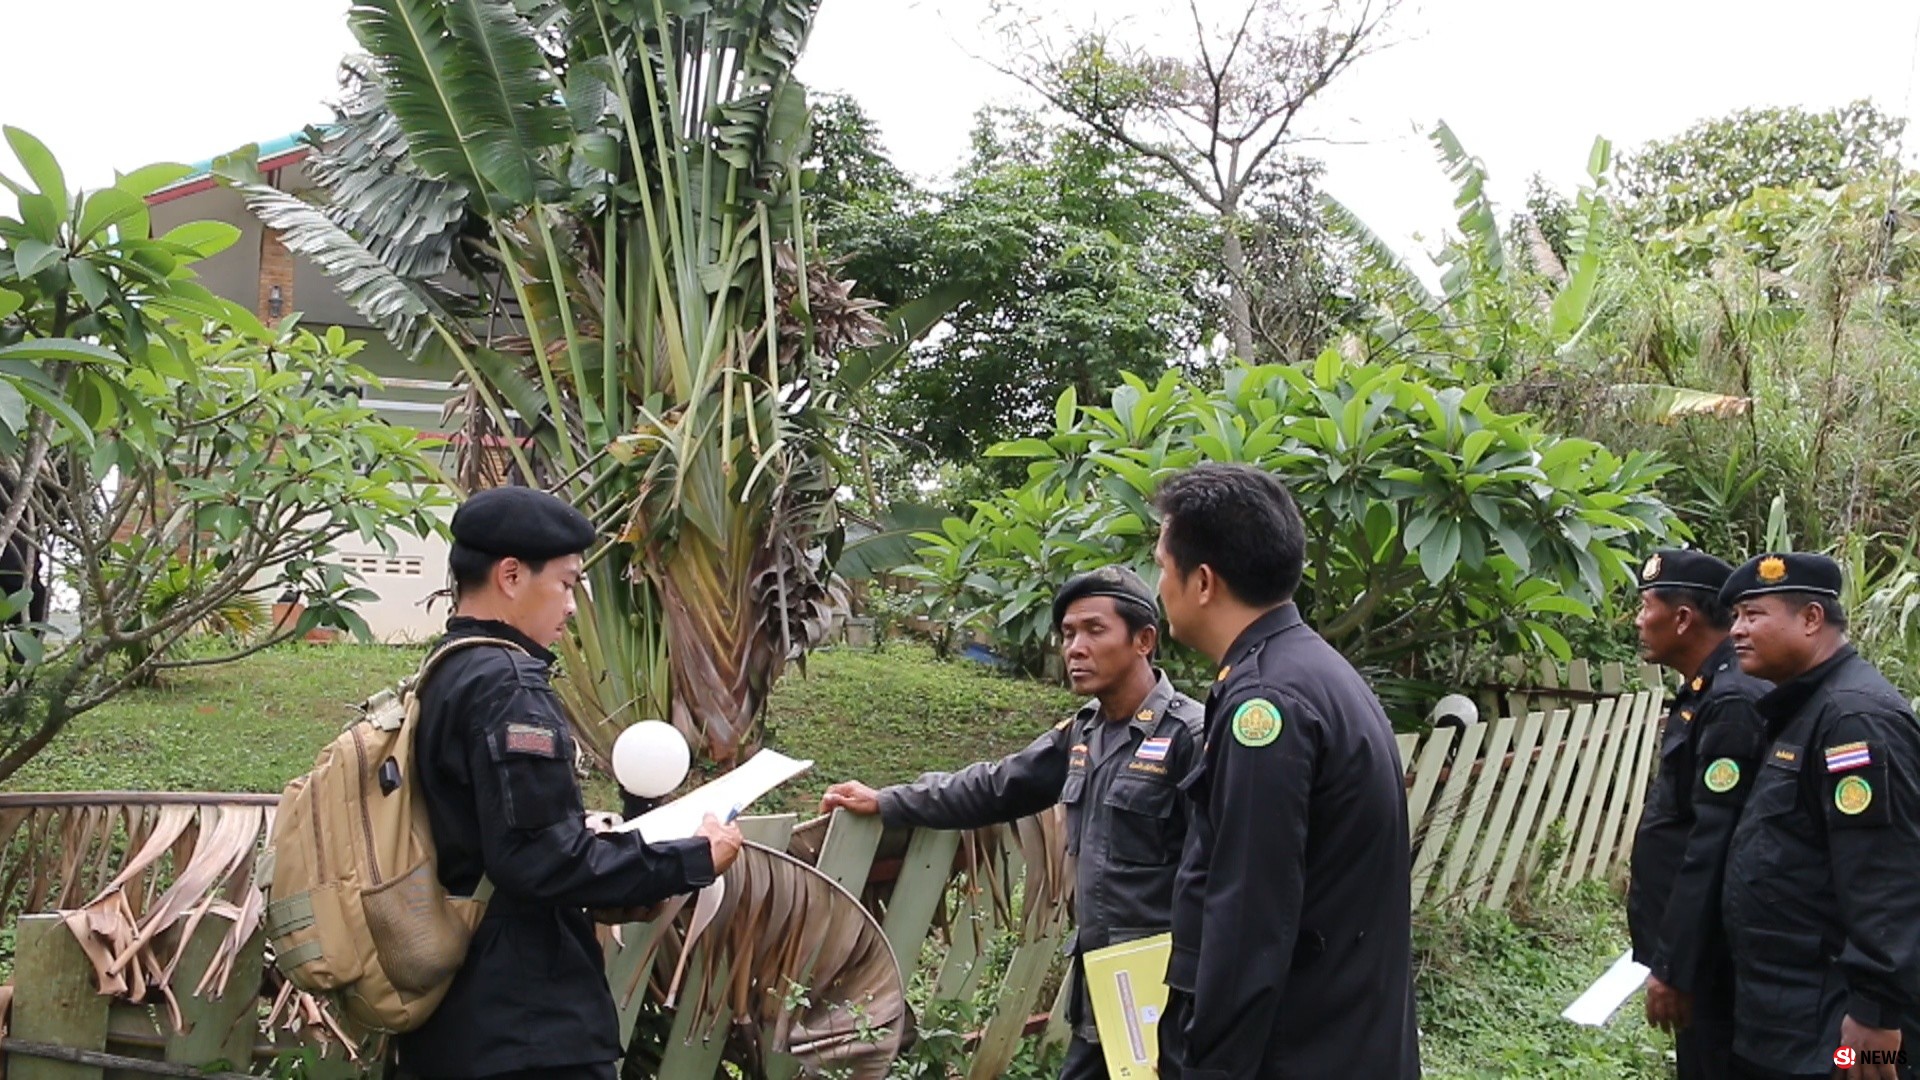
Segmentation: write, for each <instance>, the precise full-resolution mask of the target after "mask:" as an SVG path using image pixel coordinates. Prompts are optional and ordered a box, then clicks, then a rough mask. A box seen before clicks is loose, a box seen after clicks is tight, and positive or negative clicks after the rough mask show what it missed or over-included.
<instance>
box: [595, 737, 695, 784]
mask: <svg viewBox="0 0 1920 1080" xmlns="http://www.w3.org/2000/svg"><path fill="white" fill-rule="evenodd" d="M692 767H693V752H692V751H690V750H688V749H687V740H686V739H684V738H682V737H681V735H680V732H679V731H677V730H675V729H674V726H673V725H672V724H669V723H666V722H664V721H660V720H642V721H640V722H639V723H637V724H634V725H633V726H631V727H629V728H627V730H625V731H623V732H621V733H620V737H619V738H617V739H615V740H614V741H613V776H614V779H616V780H618V781H619V782H620V786H621V787H623V788H625V789H626V790H627V793H628V794H630V795H636V796H638V797H640V798H642V799H657V798H660V797H661V796H662V795H665V794H667V793H668V792H670V791H672V790H673V789H674V788H677V787H679V786H680V784H681V782H682V781H684V780H686V778H687V772H688V771H689V770H690V769H691V768H692Z"/></svg>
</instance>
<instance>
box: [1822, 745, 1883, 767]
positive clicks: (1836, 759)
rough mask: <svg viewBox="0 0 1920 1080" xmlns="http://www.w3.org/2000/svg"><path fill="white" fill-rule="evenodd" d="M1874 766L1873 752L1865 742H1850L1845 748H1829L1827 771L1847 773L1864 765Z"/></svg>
mask: <svg viewBox="0 0 1920 1080" xmlns="http://www.w3.org/2000/svg"><path fill="white" fill-rule="evenodd" d="M1871 764H1873V752H1872V751H1871V750H1869V749H1867V744H1866V743H1863V742H1850V743H1847V744H1846V745H1844V746H1829V747H1827V771H1828V772H1830V773H1836V772H1846V771H1847V770H1848V769H1857V768H1859V767H1860V766H1862V765H1871Z"/></svg>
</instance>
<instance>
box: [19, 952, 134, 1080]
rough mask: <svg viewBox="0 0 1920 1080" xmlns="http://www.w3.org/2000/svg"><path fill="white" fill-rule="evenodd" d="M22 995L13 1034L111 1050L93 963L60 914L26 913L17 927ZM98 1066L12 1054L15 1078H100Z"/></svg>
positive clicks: (73, 1046) (80, 1047)
mask: <svg viewBox="0 0 1920 1080" xmlns="http://www.w3.org/2000/svg"><path fill="white" fill-rule="evenodd" d="M13 947H14V955H13V985H14V986H15V987H16V988H17V989H16V991H15V995H16V1000H15V1001H14V1003H13V1012H12V1020H11V1022H10V1023H9V1025H8V1036H9V1037H10V1038H13V1039H20V1040H23V1041H25V1042H36V1043H51V1044H52V1045H55V1046H65V1047H69V1048H71V1049H75V1050H93V1051H105V1050H106V1048H107V1006H108V1003H109V1001H110V1000H111V999H109V998H105V997H102V996H101V995H100V994H99V993H98V992H97V991H96V990H95V988H94V985H93V965H92V964H91V963H89V962H88V961H87V954H86V953H84V952H81V951H80V943H79V942H77V941H75V940H74V939H73V933H72V932H71V931H69V930H68V929H67V928H66V926H65V925H63V924H62V923H61V921H60V917H59V916H58V915H26V916H22V917H21V919H20V921H19V922H18V923H16V924H15V927H14V944H13ZM101 1073H102V1070H101V1068H100V1067H99V1066H98V1065H81V1064H76V1063H73V1062H66V1061H49V1060H47V1059H45V1058H35V1057H27V1056H24V1055H20V1054H13V1055H9V1056H8V1059H7V1076H8V1077H10V1078H11V1080H100V1076H101Z"/></svg>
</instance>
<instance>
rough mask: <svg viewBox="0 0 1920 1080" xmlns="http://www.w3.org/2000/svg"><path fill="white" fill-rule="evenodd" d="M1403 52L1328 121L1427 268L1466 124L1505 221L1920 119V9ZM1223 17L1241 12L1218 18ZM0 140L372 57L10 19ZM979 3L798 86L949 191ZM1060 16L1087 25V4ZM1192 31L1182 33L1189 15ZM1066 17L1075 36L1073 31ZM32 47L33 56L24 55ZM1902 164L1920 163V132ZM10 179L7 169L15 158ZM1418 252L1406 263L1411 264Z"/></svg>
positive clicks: (155, 128) (248, 103)
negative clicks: (1696, 140) (1651, 151)
mask: <svg viewBox="0 0 1920 1080" xmlns="http://www.w3.org/2000/svg"><path fill="white" fill-rule="evenodd" d="M1409 2H1410V3H1417V6H1412V7H1409V8H1408V9H1406V10H1404V11H1403V12H1402V14H1401V17H1400V18H1399V19H1398V20H1397V21H1396V23H1395V24H1394V25H1393V26H1392V27H1391V29H1390V35H1389V36H1390V37H1391V38H1392V39H1393V40H1394V44H1393V45H1392V47H1391V48H1389V49H1387V50H1386V51H1384V52H1382V53H1381V54H1379V55H1377V56H1374V57H1371V58H1369V59H1368V60H1366V61H1364V62H1363V63H1362V65H1361V66H1359V67H1357V68H1356V69H1354V70H1353V71H1352V72H1351V73H1349V74H1348V75H1347V76H1346V77H1345V78H1344V79H1343V80H1342V81H1341V82H1340V83H1339V84H1337V85H1336V87H1335V88H1334V90H1333V91H1332V92H1331V93H1330V94H1329V96H1328V97H1327V98H1326V99H1325V100H1324V101H1322V102H1321V103H1320V104H1319V106H1318V107H1317V108H1316V110H1315V111H1314V112H1313V114H1312V116H1311V118H1310V119H1311V121H1312V123H1313V125H1314V127H1315V129H1316V131H1317V132H1318V133H1319V134H1322V135H1325V136H1328V137H1330V138H1334V139H1337V140H1339V142H1338V143H1337V144H1331V145H1323V146H1320V147H1318V148H1317V149H1318V150H1319V152H1320V154H1321V156H1322V157H1323V159H1324V160H1325V161H1326V163H1327V174H1326V186H1327V187H1328V189H1329V190H1331V191H1332V192H1333V193H1334V194H1335V195H1336V196H1338V197H1339V198H1341V199H1343V200H1344V201H1346V202H1347V203H1348V204H1349V205H1351V206H1352V207H1354V208H1355V209H1356V210H1358V211H1359V212H1360V213H1361V216H1362V217H1363V218H1365V219H1366V220H1367V221H1368V222H1369V223H1371V224H1372V225H1373V226H1374V228H1375V229H1376V230H1378V231H1380V232H1381V233H1383V234H1385V235H1387V236H1388V237H1389V238H1394V239H1396V240H1398V241H1399V242H1400V243H1401V244H1402V245H1403V246H1404V247H1411V246H1412V245H1413V243H1414V241H1413V239H1412V238H1413V237H1414V236H1416V235H1420V236H1424V237H1425V238H1426V239H1427V240H1428V242H1429V246H1430V244H1431V241H1432V239H1433V238H1434V237H1435V236H1437V234H1438V233H1439V232H1440V231H1441V230H1442V229H1444V228H1446V227H1448V226H1449V225H1450V223H1451V220H1452V210H1451V206H1450V201H1451V200H1450V195H1451V192H1450V190H1449V188H1448V185H1447V183H1446V181H1445V178H1444V176H1443V175H1442V174H1441V171H1440V169H1439V167H1438V165H1437V164H1436V163H1435V162H1434V159H1433V156H1432V153H1431V151H1430V150H1429V148H1428V146H1427V144H1426V141H1425V137H1424V133H1425V132H1426V131H1427V130H1429V129H1431V127H1432V126H1433V123H1434V122H1435V121H1436V120H1439V119H1443V118H1444V119H1446V120H1447V121H1449V122H1450V123H1451V124H1452V125H1453V127H1454V129H1455V130H1456V131H1457V132H1458V133H1459V134H1460V136H1461V138H1462V139H1463V140H1464V141H1465V143H1466V144H1467V146H1468V148H1469V149H1470V150H1472V151H1473V152H1474V153H1476V154H1478V155H1480V156H1481V157H1482V158H1484V159H1485V161H1486V163H1487V165H1488V167H1489V168H1490V170H1491V171H1492V174H1493V178H1494V188H1493V192H1494V195H1495V197H1496V199H1502V200H1518V199H1519V198H1520V197H1521V196H1522V194H1523V192H1524V190H1525V184H1526V180H1527V178H1528V177H1529V176H1530V175H1532V174H1533V173H1534V172H1541V173H1544V174H1546V175H1547V177H1548V178H1549V179H1551V180H1553V181H1554V182H1555V183H1556V184H1558V185H1560V186H1562V187H1563V188H1567V189H1571V188H1572V187H1573V186H1574V185H1575V184H1577V183H1578V182H1579V180H1580V179H1581V177H1582V175H1583V171H1584V166H1585V162H1586V156H1587V150H1588V147H1589V146H1590V144H1591V143H1592V140H1593V137H1594V136H1595V135H1597V134H1604V135H1606V136H1608V137H1609V138H1611V139H1612V140H1613V141H1614V143H1615V144H1616V146H1620V147H1625V146H1630V145H1632V144H1634V143H1636V142H1639V141H1642V140H1645V139H1648V138H1655V137H1659V136H1663V135H1668V134H1672V133H1675V132H1678V131H1680V130H1682V129H1684V128H1685V127H1687V126H1688V125H1689V124H1691V123H1692V122H1694V121H1695V120H1698V119H1701V118H1704V117H1709V116H1714V115H1717V114H1720V113H1724V112H1727V111H1729V110H1731V109H1734V108H1738V107H1742V106H1748V105H1784V104H1799V105H1806V106H1812V107H1825V106H1829V105H1834V104H1839V103H1843V102H1846V101H1850V100H1853V99H1855V98H1860V97H1872V98H1873V99H1875V100H1876V101H1877V102H1879V103H1880V105H1881V106H1882V107H1883V108H1885V109H1887V110H1888V111H1890V112H1894V113H1896V114H1900V115H1904V116H1906V117H1908V118H1909V119H1910V120H1912V119H1914V118H1915V116H1916V107H1917V106H1916V99H1917V98H1920V91H1916V90H1915V88H1914V86H1913V79H1914V74H1913V73H1914V61H1915V50H1916V43H1917V41H1920V3H1916V2H1915V0H1824V2H1823V3H1821V4H1819V5H1814V4H1811V3H1808V2H1807V0H1589V2H1587V3H1572V2H1568V0H1545V2H1543V0H1409ZM1202 4H1203V8H1204V9H1206V10H1209V11H1211V10H1214V9H1216V8H1217V9H1218V10H1219V12H1220V16H1221V17H1222V18H1225V17H1227V16H1228V15H1230V14H1232V13H1233V12H1235V11H1237V10H1238V9H1239V0H1202ZM5 6H6V7H7V8H8V9H9V10H8V11H7V28H8V36H9V39H10V41H11V43H12V44H13V45H14V47H13V48H11V49H9V50H8V57H7V61H6V63H5V64H0V122H4V123H7V124H12V125H15V126H19V127H24V128H26V129H28V130H30V131H32V132H34V133H35V134H37V135H39V136H40V137H41V138H42V139H44V140H45V141H46V142H48V143H49V144H50V145H51V146H52V147H53V149H54V152H55V153H56V154H58V155H59V156H60V157H61V160H62V161H63V162H65V163H67V165H68V167H69V171H70V172H71V173H73V174H75V175H76V176H77V177H78V178H79V179H80V180H81V181H82V182H90V183H98V182H100V181H102V180H103V179H105V178H107V177H108V176H109V175H110V170H111V169H113V168H122V169H125V168H131V167H134V166H137V165H141V164H145V163H147V162H149V161H157V160H177V161H195V160H199V159H202V158H206V157H210V156H212V155H214V154H216V153H221V152H225V151H227V150H230V149H232V148H234V147H236V146H238V145H240V144H242V143H245V142H248V141H253V140H267V139H271V138H274V137H277V136H280V135H284V134H287V133H288V132H291V131H294V130H296V129H298V128H299V127H301V126H302V125H303V124H305V123H308V122H310V121H314V120H322V119H326V118H327V117H328V116H329V115H330V114H329V113H328V112H327V110H326V108H325V107H324V102H325V101H326V100H327V99H329V98H330V97H331V96H332V95H333V94H334V93H335V90H336V83H335V73H336V70H337V61H338V60H339V58H340V56H341V55H342V54H343V53H345V52H347V51H349V50H351V49H352V48H353V46H354V42H353V39H352V36H351V35H350V34H349V33H348V31H347V29H346V23H345V12H346V8H347V6H348V5H347V2H346V0H272V2H270V3H269V2H263V0H167V2H155V0H63V2H59V3H39V2H31V0H5ZM985 6H986V5H985V4H983V3H980V2H979V0H972V2H968V0H825V2H824V4H823V7H822V12H821V15H820V19H819V23H818V25H817V27H816V29H815V31H814V36H813V40H812V42H811V43H810V45H809V48H808V53H807V57H806V60H805V61H804V64H803V69H802V71H803V74H804V76H805V77H806V78H807V80H808V82H809V83H810V84H811V85H813V86H815V87H817V88H819V89H824V90H840V91H845V92H848V93H851V94H852V95H853V96H854V97H856V98H857V99H859V100H860V101H861V102H862V104H864V105H865V106H866V108H867V109H868V111H869V112H870V113H871V114H872V115H873V116H874V117H875V118H876V119H877V120H878V121H879V122H880V124H881V125H882V128H883V130H884V134H885V137H886V140H887V143H888V145H889V147H890V149H891V150H892V151H893V153H894V155H895V157H896V159H897V160H898V161H899V162H900V163H901V164H902V165H904V166H905V167H907V168H908V169H910V170H911V171H913V172H915V173H917V174H920V175H922V176H935V175H938V174H940V173H943V172H945V171H947V170H949V169H951V168H952V167H953V166H954V165H955V164H956V163H957V162H958V160H959V159H960V157H961V155H962V154H963V153H964V151H965V148H966V137H967V132H968V129H969V127H970V126H971V120H972V114H973V112H974V110H975V109H977V108H978V107H980V106H981V105H982V104H985V103H987V102H989V101H995V100H1012V99H1015V98H1017V97H1018V95H1019V92H1020V90H1019V87H1018V86H1017V84H1014V83H1012V82H1011V81H1010V80H1008V79H1005V78H1004V77H1001V76H999V75H997V74H996V73H995V72H994V71H993V70H992V69H991V68H990V67H989V66H987V65H986V64H984V63H982V62H981V61H980V60H977V59H975V58H974V57H975V56H979V55H992V54H993V51H994V45H993V44H992V43H991V41H990V40H989V39H988V38H987V37H986V36H985V35H984V34H983V33H982V31H981V28H980V26H979V24H978V18H979V15H978V13H979V12H980V11H981V10H982V9H983V8H985ZM1054 6H1055V7H1056V9H1067V10H1072V9H1075V8H1078V9H1082V10H1084V9H1085V8H1087V7H1089V6H1091V5H1088V4H1087V3H1086V2H1085V0H1068V2H1065V3H1058V4H1055V5H1054ZM1097 7H1098V10H1099V11H1100V12H1101V14H1102V17H1103V18H1106V19H1108V20H1114V19H1120V20H1125V22H1124V27H1130V28H1131V29H1132V30H1133V31H1134V32H1136V33H1141V34H1166V33H1170V32H1172V31H1173V29H1175V28H1178V27H1181V26H1182V25H1183V23H1182V22H1180V21H1179V20H1169V19H1168V15H1167V12H1168V9H1169V5H1167V4H1164V3H1152V2H1145V0H1105V2H1102V3H1099V4H1098V5H1097ZM1180 10H1182V11H1184V4H1182V5H1181V7H1180ZM1063 17H1065V16H1063ZM29 46H30V47H29ZM1912 126H1913V127H1914V128H1915V129H1916V130H1915V131H1914V132H1913V134H1912V136H1911V137H1910V138H1909V140H1908V147H1907V149H1908V157H1909V158H1910V159H1912V158H1915V157H1916V155H1915V153H1914V151H1915V149H1916V148H1920V123H1916V124H1913V125H1912ZM0 168H4V169H8V170H13V169H14V164H13V162H12V161H11V158H10V156H9V155H6V154H4V153H0ZM1409 253H1410V252H1409Z"/></svg>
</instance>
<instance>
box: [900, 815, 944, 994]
mask: <svg viewBox="0 0 1920 1080" xmlns="http://www.w3.org/2000/svg"><path fill="white" fill-rule="evenodd" d="M959 848H960V834H959V833H957V832H953V831H951V830H946V829H915V830H914V832H913V838H912V839H911V840H909V841H907V854H906V856H905V857H904V858H903V859H902V860H901V864H900V877H899V878H898V879H897V880H896V881H895V882H894V883H893V899H891V900H889V901H888V902H887V918H886V922H885V923H883V924H882V925H881V929H882V930H884V931H885V932H886V935H887V944H888V945H889V946H890V947H892V949H893V956H894V959H895V960H897V961H899V962H900V971H901V972H902V973H903V975H904V976H906V977H909V978H910V977H911V976H912V974H913V970H914V968H915V967H917V966H918V965H919V963H920V947H921V946H922V945H923V944H925V942H926V940H927V928H928V927H930V926H932V925H933V916H934V913H935V912H936V911H938V910H939V908H940V902H941V900H943V899H945V897H946V894H947V882H948V880H949V879H950V878H951V877H952V876H953V856H954V852H956V851H958V850H959Z"/></svg>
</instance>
